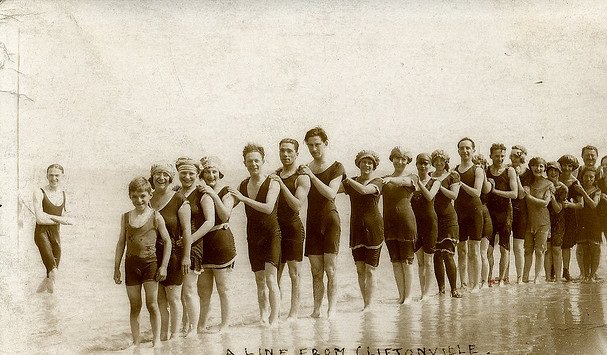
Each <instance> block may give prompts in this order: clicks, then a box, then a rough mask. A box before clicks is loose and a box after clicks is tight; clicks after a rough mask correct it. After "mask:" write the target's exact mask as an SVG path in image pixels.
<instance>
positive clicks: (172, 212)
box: [156, 192, 188, 286]
mask: <svg viewBox="0 0 607 355" xmlns="http://www.w3.org/2000/svg"><path fill="white" fill-rule="evenodd" d="M184 203H188V200H187V199H186V198H185V196H184V195H183V194H182V193H181V192H175V194H174V195H173V197H171V199H170V200H169V202H168V203H167V204H166V206H164V207H163V208H162V209H161V210H159V211H158V212H160V215H161V216H162V218H163V219H164V224H165V225H166V229H167V231H168V232H169V236H170V237H171V247H172V249H171V256H170V258H169V264H168V267H167V277H166V279H164V281H161V282H160V284H161V285H163V286H174V285H181V284H182V283H183V272H181V261H182V259H183V246H178V245H177V244H176V243H177V241H179V240H181V239H182V237H183V236H182V231H183V229H182V228H181V221H180V220H179V213H178V212H179V209H180V208H181V206H183V204H184ZM163 251H164V245H163V243H162V239H160V238H158V239H157V242H156V260H157V261H158V263H160V262H161V261H162V253H163Z"/></svg>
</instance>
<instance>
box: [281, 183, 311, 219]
mask: <svg viewBox="0 0 607 355" xmlns="http://www.w3.org/2000/svg"><path fill="white" fill-rule="evenodd" d="M274 176H276V177H277V178H274V177H272V180H275V181H276V182H278V184H279V185H280V192H281V193H282V195H283V196H284V197H285V200H286V201H287V204H288V205H289V207H291V209H292V210H293V211H299V210H300V209H301V207H302V206H303V204H304V202H305V201H306V198H307V196H308V192H310V184H311V182H310V177H309V176H307V175H299V176H298V177H297V180H295V195H293V194H292V193H291V191H290V190H289V188H288V187H287V185H285V183H284V182H283V181H282V179H281V178H280V177H279V176H278V175H274Z"/></svg>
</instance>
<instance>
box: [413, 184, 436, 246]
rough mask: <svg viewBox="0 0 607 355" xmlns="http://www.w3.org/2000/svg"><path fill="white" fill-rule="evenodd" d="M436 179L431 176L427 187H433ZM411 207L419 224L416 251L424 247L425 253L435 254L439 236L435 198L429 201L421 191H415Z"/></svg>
mask: <svg viewBox="0 0 607 355" xmlns="http://www.w3.org/2000/svg"><path fill="white" fill-rule="evenodd" d="M434 181H435V179H434V178H430V180H428V182H427V183H426V188H427V189H431V188H432V184H434ZM411 207H413V213H415V221H416V224H417V241H416V243H415V251H418V250H419V249H420V248H422V249H423V250H424V253H426V254H434V248H435V246H436V239H437V238H438V221H437V219H438V218H437V216H436V212H435V211H434V199H432V200H430V201H428V199H427V198H426V197H424V194H423V193H422V192H421V191H415V192H414V193H413V197H411Z"/></svg>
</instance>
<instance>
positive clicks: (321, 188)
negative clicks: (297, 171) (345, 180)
mask: <svg viewBox="0 0 607 355" xmlns="http://www.w3.org/2000/svg"><path fill="white" fill-rule="evenodd" d="M301 170H302V171H303V173H304V174H306V175H308V176H309V177H310V182H311V183H312V185H314V187H316V189H317V190H318V192H319V193H320V194H321V195H322V196H324V197H325V198H326V199H328V200H333V199H334V198H335V196H337V193H338V190H339V185H340V183H341V176H337V177H336V178H334V179H333V180H331V181H330V182H329V185H325V183H324V182H322V181H320V179H319V178H318V177H316V175H314V173H313V172H312V170H311V169H310V167H308V166H306V165H302V166H301Z"/></svg>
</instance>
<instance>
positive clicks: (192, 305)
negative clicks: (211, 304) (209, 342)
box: [181, 271, 200, 336]
mask: <svg viewBox="0 0 607 355" xmlns="http://www.w3.org/2000/svg"><path fill="white" fill-rule="evenodd" d="M197 284H198V274H196V273H195V272H192V271H190V272H189V273H188V274H187V275H185V276H184V278H183V286H182V290H181V294H182V295H183V300H184V301H185V302H183V306H184V307H185V311H184V312H183V313H184V315H186V314H187V317H186V319H187V320H188V322H187V324H185V335H186V336H187V335H189V334H191V332H192V330H194V329H197V325H198V324H197V322H198V320H199V317H200V298H199V297H198V296H197Z"/></svg>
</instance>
